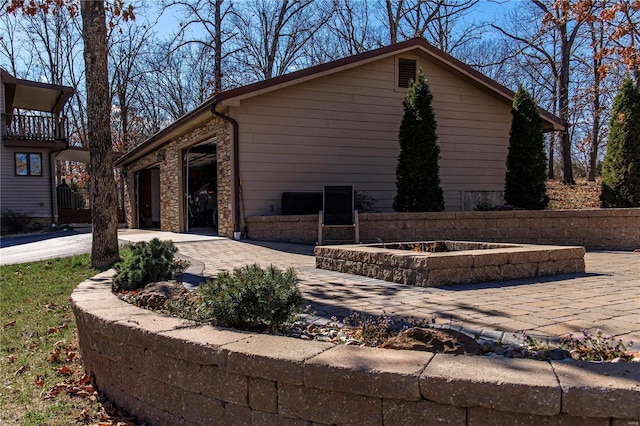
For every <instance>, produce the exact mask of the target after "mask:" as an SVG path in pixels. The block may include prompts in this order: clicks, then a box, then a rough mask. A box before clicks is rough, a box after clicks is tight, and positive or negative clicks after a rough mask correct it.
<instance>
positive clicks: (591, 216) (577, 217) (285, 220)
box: [247, 208, 640, 250]
mask: <svg viewBox="0 0 640 426" xmlns="http://www.w3.org/2000/svg"><path fill="white" fill-rule="evenodd" d="M359 219H360V239H361V241H363V242H376V241H384V242H390V241H424V240H467V241H488V242H510V243H523V244H553V245H572V246H584V247H586V248H587V249H591V250H603V249H606V250H634V249H637V248H640V208H632V209H591V210H540V211H531V210H514V211H488V212H443V213H368V214H361V215H360V216H359ZM247 226H248V236H249V238H251V239H256V240H265V241H287V242H295V243H304V244H315V243H316V242H317V241H318V216H317V215H305V216H254V217H249V218H247ZM332 232H333V234H332ZM352 233H353V231H351V230H344V229H339V230H335V229H327V230H326V231H325V241H327V240H331V239H332V238H333V239H337V240H348V239H349V238H353V236H352ZM351 241H353V240H351ZM327 243H330V241H327Z"/></svg>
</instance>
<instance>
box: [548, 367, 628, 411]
mask: <svg viewBox="0 0 640 426" xmlns="http://www.w3.org/2000/svg"><path fill="white" fill-rule="evenodd" d="M552 366H553V369H554V371H555V373H556V375H557V376H558V380H559V381H560V386H561V387H562V412H563V413H568V414H571V415H580V416H593V417H618V418H630V419H640V364H639V363H624V364H612V363H599V362H559V361H553V362H552Z"/></svg>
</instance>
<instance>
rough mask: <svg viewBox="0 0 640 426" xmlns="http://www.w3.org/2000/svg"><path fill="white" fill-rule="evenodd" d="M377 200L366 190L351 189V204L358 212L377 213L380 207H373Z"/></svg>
mask: <svg viewBox="0 0 640 426" xmlns="http://www.w3.org/2000/svg"><path fill="white" fill-rule="evenodd" d="M377 202H378V199H377V198H375V197H372V196H371V195H369V193H368V192H367V191H353V205H354V208H355V209H356V210H358V212H359V213H379V212H380V209H378V208H376V207H375V205H376V203H377Z"/></svg>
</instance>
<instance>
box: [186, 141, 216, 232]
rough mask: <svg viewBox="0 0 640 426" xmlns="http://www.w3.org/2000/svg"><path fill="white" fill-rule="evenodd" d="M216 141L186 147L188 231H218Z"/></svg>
mask: <svg viewBox="0 0 640 426" xmlns="http://www.w3.org/2000/svg"><path fill="white" fill-rule="evenodd" d="M216 152H217V150H216V145H215V143H212V142H211V143H204V144H201V145H198V146H194V147H192V148H189V149H187V150H185V154H184V155H185V156H184V158H185V161H184V165H185V171H184V176H185V177H186V179H185V182H186V188H185V191H186V197H185V199H186V204H187V205H186V209H185V211H186V216H187V217H186V219H187V220H186V222H187V232H207V233H208V232H214V233H217V232H218V168H217V157H216Z"/></svg>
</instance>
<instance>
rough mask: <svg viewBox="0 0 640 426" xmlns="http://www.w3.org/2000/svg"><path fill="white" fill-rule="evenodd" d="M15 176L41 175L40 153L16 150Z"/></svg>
mask: <svg viewBox="0 0 640 426" xmlns="http://www.w3.org/2000/svg"><path fill="white" fill-rule="evenodd" d="M15 159H16V176H42V154H41V153H39V152H16V154H15Z"/></svg>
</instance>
